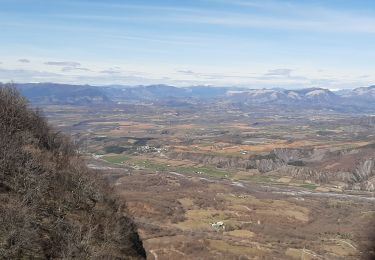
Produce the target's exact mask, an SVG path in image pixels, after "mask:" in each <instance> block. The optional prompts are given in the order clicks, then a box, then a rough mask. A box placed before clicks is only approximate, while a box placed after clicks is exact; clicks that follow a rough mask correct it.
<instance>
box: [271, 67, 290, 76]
mask: <svg viewBox="0 0 375 260" xmlns="http://www.w3.org/2000/svg"><path fill="white" fill-rule="evenodd" d="M292 71H293V70H291V69H274V70H269V71H268V72H267V73H266V74H265V75H266V76H284V77H289V76H290V74H291V73H292Z"/></svg>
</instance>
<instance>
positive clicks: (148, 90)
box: [17, 83, 375, 111]
mask: <svg viewBox="0 0 375 260" xmlns="http://www.w3.org/2000/svg"><path fill="white" fill-rule="evenodd" d="M17 88H18V89H19V90H20V91H21V93H22V94H23V95H25V96H26V97H27V98H29V99H30V100H31V101H32V102H33V103H37V104H41V103H44V104H74V105H87V104H97V103H101V104H103V103H107V104H109V103H111V102H117V103H118V102H162V101H166V100H171V99H172V100H184V101H189V100H195V101H205V102H213V101H215V102H229V103H241V104H242V105H243V104H245V105H252V104H271V105H288V106H297V107H305V108H309V107H310V106H311V107H321V108H329V109H336V110H343V109H344V110H345V109H348V110H350V111H352V110H358V109H359V110H362V109H365V110H370V111H372V110H374V109H375V105H374V103H375V102H374V101H375V86H370V87H360V88H356V89H353V90H345V91H336V92H333V91H330V90H328V89H324V88H305V89H294V90H288V89H281V88H273V89H245V88H231V87H226V88H224V87H209V86H192V87H181V88H179V87H175V86H169V85H148V86H134V87H128V86H90V85H67V84H54V83H28V84H17Z"/></svg>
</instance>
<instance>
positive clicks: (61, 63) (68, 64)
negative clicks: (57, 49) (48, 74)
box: [44, 61, 81, 67]
mask: <svg viewBox="0 0 375 260" xmlns="http://www.w3.org/2000/svg"><path fill="white" fill-rule="evenodd" d="M44 64H45V65H50V66H63V67H78V66H81V63H79V62H75V61H47V62H45V63H44Z"/></svg>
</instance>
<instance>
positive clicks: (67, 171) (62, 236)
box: [0, 86, 145, 259]
mask: <svg viewBox="0 0 375 260" xmlns="http://www.w3.org/2000/svg"><path fill="white" fill-rule="evenodd" d="M31 258H32V259H72V258H77V259H143V258H145V251H144V249H143V246H142V242H141V241H140V239H139V237H138V234H137V232H136V228H135V225H134V224H133V221H132V219H131V218H130V217H129V216H128V215H127V211H126V208H125V207H124V205H123V204H122V203H121V202H119V201H118V200H116V198H114V197H113V195H112V192H111V189H110V188H109V187H108V186H107V185H106V183H105V182H104V181H102V180H101V179H100V178H99V177H98V176H96V174H95V172H92V171H91V170H89V169H88V168H87V167H86V166H85V164H84V163H83V162H82V160H81V159H80V157H79V155H78V154H77V153H76V149H75V147H74V146H73V145H72V144H71V142H70V141H69V139H68V138H67V137H66V136H64V135H63V134H61V133H58V132H56V131H54V130H53V129H52V128H51V127H50V126H49V125H48V123H47V122H46V120H45V119H44V118H43V116H41V115H40V112H38V111H35V110H33V109H31V108H29V106H28V102H27V100H26V99H25V98H23V97H22V96H20V94H19V93H18V92H17V91H16V90H15V89H14V88H12V87H9V86H0V259H31Z"/></svg>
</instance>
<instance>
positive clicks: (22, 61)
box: [18, 59, 30, 63]
mask: <svg viewBox="0 0 375 260" xmlns="http://www.w3.org/2000/svg"><path fill="white" fill-rule="evenodd" d="M18 62H21V63H30V60H28V59H19V60H18Z"/></svg>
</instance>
